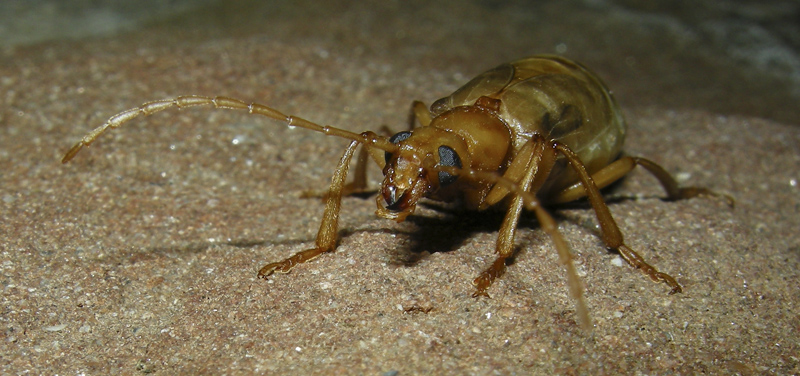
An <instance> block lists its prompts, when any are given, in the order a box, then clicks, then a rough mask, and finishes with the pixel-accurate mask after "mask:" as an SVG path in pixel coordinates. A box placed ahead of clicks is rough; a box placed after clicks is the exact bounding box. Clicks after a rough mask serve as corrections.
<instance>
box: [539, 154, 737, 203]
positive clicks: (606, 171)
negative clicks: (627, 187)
mask: <svg viewBox="0 0 800 376" xmlns="http://www.w3.org/2000/svg"><path fill="white" fill-rule="evenodd" d="M636 166H642V167H644V169H645V170H647V172H649V173H650V174H652V175H653V176H654V177H655V178H656V179H658V181H659V183H661V186H662V187H664V191H665V192H666V193H667V197H666V198H665V199H666V200H668V201H677V200H685V199H689V198H693V197H697V196H713V197H719V198H721V199H722V200H724V201H725V202H726V203H727V204H728V206H730V207H733V206H734V201H733V198H731V197H730V196H728V195H725V194H720V193H716V192H714V191H712V190H710V189H708V188H703V187H681V186H680V185H678V182H677V181H676V180H675V178H673V177H672V175H671V174H670V173H669V172H667V170H665V169H664V168H663V167H661V166H660V165H658V164H657V163H655V162H653V161H651V160H649V159H645V158H640V157H629V156H626V157H622V158H620V159H617V160H616V161H614V162H613V163H611V164H609V165H608V166H606V167H603V168H602V169H601V170H599V171H597V172H595V173H594V174H592V179H593V180H594V183H595V185H596V186H597V188H598V189H603V188H605V187H606V186H608V185H610V184H611V183H614V182H615V181H617V180H619V179H622V178H623V177H624V176H625V175H627V174H628V173H629V172H631V170H633V169H634V168H635V167H636ZM583 197H586V190H585V189H584V187H583V182H578V183H575V184H573V185H572V186H570V187H567V188H566V189H564V190H562V191H561V192H558V194H556V195H555V196H553V197H552V199H551V200H550V201H551V202H553V203H555V204H561V203H565V202H570V201H575V200H577V199H580V198H583Z"/></svg>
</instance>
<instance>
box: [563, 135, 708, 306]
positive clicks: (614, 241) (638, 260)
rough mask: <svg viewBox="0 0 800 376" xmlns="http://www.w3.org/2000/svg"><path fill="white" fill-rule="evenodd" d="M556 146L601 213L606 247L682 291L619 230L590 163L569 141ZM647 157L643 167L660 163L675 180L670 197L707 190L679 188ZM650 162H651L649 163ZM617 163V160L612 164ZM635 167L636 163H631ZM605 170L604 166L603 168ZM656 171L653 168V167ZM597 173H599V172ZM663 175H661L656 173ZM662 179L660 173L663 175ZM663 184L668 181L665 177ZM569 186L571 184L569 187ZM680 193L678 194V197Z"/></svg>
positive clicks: (675, 282) (599, 217)
mask: <svg viewBox="0 0 800 376" xmlns="http://www.w3.org/2000/svg"><path fill="white" fill-rule="evenodd" d="M555 148H556V150H558V152H559V153H561V154H562V155H564V156H565V157H566V158H567V160H568V161H569V164H570V166H572V168H573V169H574V170H575V171H576V172H577V173H578V177H579V178H580V185H581V186H583V188H584V192H585V195H586V196H587V198H588V199H589V203H590V204H591V205H592V209H594V212H595V215H597V220H598V222H600V229H601V233H602V239H603V243H605V244H606V247H608V248H610V249H615V250H617V251H618V252H619V254H620V256H622V258H623V259H625V261H627V262H628V264H630V265H631V266H633V267H634V268H636V269H639V270H641V271H642V272H643V273H644V274H646V275H647V276H648V277H650V279H652V280H653V281H654V282H664V283H666V284H667V286H669V287H670V289H671V290H670V292H669V293H670V294H675V293H678V292H681V291H682V289H681V286H680V285H679V284H678V282H677V281H675V278H673V277H672V276H671V275H669V274H667V273H662V272H660V271H658V270H657V269H656V268H654V267H653V266H651V265H650V264H648V263H647V262H646V261H645V260H644V258H642V256H641V255H639V254H638V253H636V251H634V250H633V249H631V248H630V247H628V246H627V245H626V244H625V240H624V238H623V236H622V232H621V231H620V230H619V227H618V226H617V223H616V221H614V217H612V216H611V212H610V211H609V210H608V206H607V205H606V203H605V201H604V200H603V196H602V194H601V193H600V189H599V188H598V186H597V184H595V182H594V179H593V177H592V176H590V175H589V173H588V171H586V166H584V164H583V163H582V162H581V160H580V158H578V156H577V155H576V154H575V153H574V152H573V151H572V150H570V149H569V147H567V146H566V145H563V144H560V143H556V145H555ZM631 159H632V158H630V157H626V158H623V160H626V161H628V162H635V160H634V161H632V160H631ZM641 161H646V162H645V163H639V164H641V165H642V166H643V167H645V168H647V169H648V170H650V168H648V167H651V164H652V166H656V167H658V168H659V169H660V170H661V171H663V175H662V177H663V176H667V177H669V178H670V179H671V180H672V184H673V186H672V187H671V188H670V187H668V186H667V185H664V186H665V188H666V189H667V191H668V194H670V196H671V197H670V198H672V199H680V198H685V197H684V195H685V196H687V197H692V195H695V196H696V195H697V194H702V193H707V192H706V191H704V190H703V188H688V189H685V190H683V189H680V188H678V185H677V183H675V181H674V180H673V179H672V178H671V177H670V176H669V174H667V173H666V171H664V170H663V169H661V168H660V167H659V166H658V165H656V164H655V163H653V162H650V161H648V160H644V159H640V161H639V162H641ZM648 162H649V164H648ZM612 165H613V164H612ZM631 168H632V167H631ZM601 171H602V170H601ZM651 172H652V170H651ZM595 175H597V173H596V174H595ZM600 176H601V177H602V174H601V175H600ZM656 176H657V177H659V176H658V175H656ZM603 180H604V183H610V182H608V181H606V180H607V179H605V178H604V179H603ZM659 180H661V179H660V177H659ZM662 184H664V181H663V180H662ZM568 190H569V188H568ZM676 196H677V197H676Z"/></svg>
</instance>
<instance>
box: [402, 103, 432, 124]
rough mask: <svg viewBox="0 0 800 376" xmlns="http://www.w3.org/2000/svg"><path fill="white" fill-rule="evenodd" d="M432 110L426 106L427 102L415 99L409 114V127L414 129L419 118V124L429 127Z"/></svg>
mask: <svg viewBox="0 0 800 376" xmlns="http://www.w3.org/2000/svg"><path fill="white" fill-rule="evenodd" d="M432 119H433V118H432V117H431V112H430V110H428V107H427V106H425V103H422V102H421V101H414V102H412V103H411V112H410V113H409V115H408V129H409V130H411V129H414V128H416V127H417V120H419V124H420V125H422V126H423V127H427V126H428V125H430V124H431V120H432Z"/></svg>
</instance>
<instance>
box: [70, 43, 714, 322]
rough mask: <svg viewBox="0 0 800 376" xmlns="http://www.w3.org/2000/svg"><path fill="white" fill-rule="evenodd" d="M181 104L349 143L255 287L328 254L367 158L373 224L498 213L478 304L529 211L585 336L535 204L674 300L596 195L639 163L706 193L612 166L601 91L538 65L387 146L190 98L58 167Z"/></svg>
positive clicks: (518, 65) (478, 84) (620, 164)
mask: <svg viewBox="0 0 800 376" xmlns="http://www.w3.org/2000/svg"><path fill="white" fill-rule="evenodd" d="M192 106H213V107H216V108H220V109H234V110H243V111H247V112H248V113H250V114H255V115H261V116H266V117H268V118H272V119H277V120H280V121H283V122H284V123H286V124H287V125H289V126H295V127H300V128H305V129H309V130H312V131H315V132H320V133H323V134H325V135H329V136H335V137H340V138H344V139H348V140H350V144H349V146H347V148H346V149H345V151H344V154H343V155H342V157H341V159H340V160H339V162H338V165H337V167H336V169H335V171H334V174H333V178H332V181H331V186H330V189H329V191H328V194H327V196H326V198H325V201H326V203H325V210H324V214H323V219H322V223H321V225H320V228H319V232H318V233H317V237H316V245H315V247H314V248H311V249H308V250H304V251H301V252H298V253H296V254H294V255H293V256H291V257H289V258H287V259H285V260H282V261H279V262H273V263H269V264H267V265H265V266H264V267H262V268H261V269H260V270H259V272H258V276H259V277H260V278H267V277H268V276H270V275H271V274H273V273H274V272H276V271H277V272H280V273H288V272H289V271H290V270H292V269H293V268H294V267H296V266H297V265H299V264H302V263H305V262H307V261H309V260H311V259H314V258H316V257H317V256H319V255H321V254H323V253H327V252H332V251H333V250H334V249H335V248H336V245H337V240H338V235H337V231H338V218H339V211H340V208H341V201H342V196H344V195H347V194H350V193H355V192H363V191H366V190H367V183H366V172H365V171H366V170H365V168H366V164H367V162H368V160H369V158H370V157H371V158H372V159H373V160H374V161H375V163H377V164H378V166H380V167H381V168H382V170H383V175H384V178H383V182H382V183H381V187H380V189H379V191H378V194H377V197H376V202H377V207H378V208H377V211H376V215H378V216H380V217H383V218H386V219H393V220H395V221H398V222H401V221H403V220H404V219H405V218H406V217H407V216H408V215H410V214H412V213H413V212H414V210H415V208H416V205H417V203H418V202H419V200H420V199H422V198H428V199H432V200H438V201H444V202H457V203H460V204H461V205H463V206H464V207H465V208H467V209H471V210H479V211H480V210H486V209H489V208H491V207H500V208H502V209H504V210H506V215H505V218H504V219H503V221H502V224H501V226H500V230H499V234H498V237H497V243H496V248H495V253H496V254H497V258H496V260H495V261H494V262H493V263H492V264H491V265H490V266H489V267H488V268H487V269H486V270H484V271H483V272H482V273H481V274H480V275H479V276H478V277H477V278H475V280H474V281H473V284H474V286H475V292H474V294H473V297H479V296H486V297H488V296H489V295H488V293H487V290H488V289H489V287H490V286H491V284H492V282H493V281H494V280H495V279H496V278H498V277H500V276H501V275H502V274H503V273H504V271H505V269H506V263H507V262H508V261H509V258H510V257H512V256H513V254H514V236H515V233H516V229H517V224H518V221H519V219H520V215H521V213H522V212H523V211H524V210H525V209H527V210H530V211H533V212H534V213H535V215H536V217H537V219H538V222H539V224H540V225H541V227H542V228H543V230H544V231H545V232H546V233H547V234H548V236H549V237H550V239H551V240H552V241H553V243H554V246H555V249H556V250H557V252H558V256H559V260H560V262H561V264H563V265H564V267H565V269H566V273H567V281H568V286H569V290H570V295H571V297H572V298H573V300H574V301H575V304H576V314H577V316H578V320H579V322H580V323H581V325H582V326H584V327H586V328H588V327H590V325H591V324H590V323H591V321H590V319H589V314H588V309H587V308H586V303H585V302H584V299H583V289H582V287H581V284H580V281H579V278H578V275H577V273H576V270H575V267H574V265H573V264H572V261H571V257H572V256H571V253H570V250H569V247H568V245H567V242H566V241H565V239H564V238H563V236H562V235H561V234H560V233H559V231H558V229H557V226H556V222H555V220H554V219H553V217H552V216H551V215H550V214H549V212H548V211H547V210H546V209H545V208H544V207H543V203H546V204H560V203H565V202H569V201H574V200H578V199H582V198H586V199H588V201H589V203H590V205H591V207H592V209H593V210H594V212H595V214H596V216H597V220H598V222H599V225H600V229H601V238H602V240H603V242H604V243H605V245H606V247H607V248H608V249H609V250H612V251H616V252H617V253H619V255H620V256H621V257H622V258H623V259H624V260H625V261H627V262H628V264H630V265H631V266H633V267H634V268H636V269H639V270H641V271H642V272H643V273H644V274H645V275H647V276H648V277H649V278H650V279H652V280H653V281H655V282H663V283H665V284H666V285H667V286H668V287H669V289H670V291H669V293H670V294H674V293H678V292H681V291H682V289H681V286H680V284H678V282H677V281H676V280H675V278H673V277H672V276H671V275H669V274H667V273H663V272H660V271H659V270H657V269H656V268H655V267H653V266H651V265H650V264H649V263H647V262H646V261H645V260H644V258H643V257H642V256H640V255H639V253H637V252H636V251H634V250H633V249H631V248H630V247H628V246H627V245H626V244H625V241H624V238H623V235H622V233H621V232H620V230H619V227H618V226H617V224H616V222H615V221H614V218H613V217H612V216H611V213H610V212H609V209H608V207H607V206H606V204H605V202H604V200H603V197H602V195H601V193H600V189H601V188H603V187H605V186H607V185H609V184H611V183H613V182H615V181H617V180H619V179H620V178H622V177H623V176H625V175H626V174H627V173H628V172H630V171H631V170H632V169H633V168H634V167H636V166H637V165H638V166H642V167H644V168H645V169H646V170H647V171H649V172H650V173H652V174H653V175H654V176H655V177H656V178H657V179H658V180H659V182H660V183H661V185H662V186H663V187H664V189H665V191H666V193H667V197H666V199H667V200H678V199H687V198H691V197H695V196H698V195H701V194H708V195H715V193H713V192H711V191H709V190H708V189H705V188H699V187H680V186H679V185H678V184H677V182H676V181H675V179H673V178H672V176H671V175H670V174H669V173H668V172H667V171H666V170H665V169H664V168H662V167H661V166H659V165H658V164H656V163H654V162H652V161H650V160H648V159H644V158H638V157H631V156H621V150H622V145H623V142H624V139H625V132H626V125H625V121H624V119H623V117H622V113H621V110H620V108H619V106H618V104H617V102H616V100H615V99H614V97H613V96H612V94H611V92H610V91H609V90H608V89H607V88H606V85H605V84H604V83H603V82H602V81H601V80H600V78H598V77H597V76H596V75H595V74H594V73H592V72H590V71H589V70H588V69H587V68H585V67H584V66H583V65H581V64H579V63H576V62H573V61H571V60H568V59H566V58H563V57H558V56H549V55H540V56H532V57H528V58H524V59H520V60H516V61H513V62H510V63H506V64H502V65H500V66H498V67H496V68H494V69H491V70H489V71H487V72H484V73H482V74H480V75H478V76H477V77H475V78H474V79H472V80H471V81H469V82H468V83H467V84H466V85H464V86H463V87H461V88H459V89H457V90H456V91H455V92H453V93H452V94H450V95H449V96H447V97H444V98H441V99H439V100H437V101H435V102H434V103H433V104H432V105H431V106H430V109H428V108H426V106H425V105H424V104H423V103H422V102H419V101H415V102H413V103H412V106H411V117H410V118H411V119H410V127H409V128H410V129H408V130H405V131H402V132H399V133H396V134H394V135H393V136H391V137H388V138H387V137H385V136H383V135H378V134H377V133H375V132H371V131H366V132H363V133H354V132H350V131H347V130H344V129H340V128H335V127H331V126H323V125H319V124H317V123H314V122H311V121H308V120H305V119H302V118H299V117H296V116H290V115H285V114H283V113H281V112H280V111H278V110H276V109H274V108H271V107H268V106H265V105H262V104H258V103H249V102H245V101H241V100H238V99H233V98H228V97H221V96H217V97H208V96H197V95H190V96H179V97H175V98H173V99H165V100H159V101H154V102H148V103H145V104H143V105H141V106H139V107H136V108H132V109H129V110H126V111H123V112H121V113H119V114H117V115H114V116H112V117H111V118H110V119H109V120H108V121H107V122H106V123H105V124H103V125H101V126H99V127H97V128H96V129H94V130H93V131H91V132H89V133H88V134H87V135H86V136H84V137H83V138H82V139H81V140H80V141H79V142H78V143H76V144H75V146H73V147H72V148H71V149H70V150H69V151H68V152H67V153H66V154H65V155H64V157H63V159H62V163H67V162H68V161H70V160H71V159H72V158H73V157H75V155H76V154H77V153H78V152H79V151H80V150H81V149H82V148H83V147H85V146H89V145H90V144H91V143H92V142H94V141H95V140H96V139H97V138H98V137H99V136H100V135H101V134H102V133H104V132H105V131H106V130H108V129H109V128H117V127H119V126H121V125H122V124H124V123H126V122H128V121H130V120H133V119H134V118H137V117H139V116H143V115H150V114H153V113H156V112H159V111H163V110H167V109H170V108H179V109H180V108H186V107H192ZM417 122H418V123H419V125H420V126H418V127H417V126H415V125H416V124H417ZM359 145H361V146H362V148H361V149H360V150H361V151H360V153H359V155H358V157H357V163H356V173H355V174H354V175H355V179H354V180H353V181H352V182H351V183H349V184H345V181H346V177H347V175H348V171H349V166H350V162H351V159H352V157H353V156H354V154H355V152H356V149H357V147H358V146H359Z"/></svg>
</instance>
